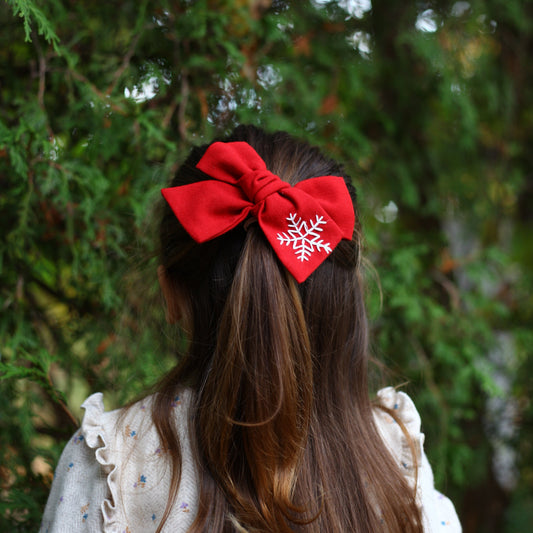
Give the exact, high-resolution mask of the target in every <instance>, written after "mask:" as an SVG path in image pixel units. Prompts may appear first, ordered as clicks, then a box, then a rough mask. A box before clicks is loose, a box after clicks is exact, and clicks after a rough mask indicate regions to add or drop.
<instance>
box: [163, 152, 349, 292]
mask: <svg viewBox="0 0 533 533" xmlns="http://www.w3.org/2000/svg"><path fill="white" fill-rule="evenodd" d="M196 167H197V168H198V169H200V170H201V171H202V172H205V173H206V174H207V175H208V176H210V177H211V178H213V179H212V180H206V181H200V182H197V183H191V184H188V185H182V186H179V187H169V188H167V189H162V190H161V193H162V194H163V196H164V198H165V200H166V201H167V202H168V204H169V205H170V207H171V208H172V210H173V211H174V214H175V215H176V217H177V218H178V220H179V221H180V223H181V225H182V226H183V227H184V228H185V230H186V231H187V233H189V235H190V236H191V237H192V238H193V239H194V240H195V241H196V242H199V243H202V242H206V241H209V240H211V239H214V238H216V237H218V236H219V235H222V234H224V233H226V232H228V231H230V230H231V229H233V228H234V227H235V226H237V225H238V224H239V223H241V222H242V221H243V220H244V219H246V218H247V217H248V216H250V215H251V216H253V217H255V218H257V221H258V222H259V226H260V227H261V229H262V230H263V232H264V234H265V235H266V238H267V239H268V241H269V243H270V244H271V246H272V248H273V249H274V251H275V253H276V255H277V256H278V257H279V259H280V261H281V262H282V263H283V264H284V265H285V267H286V268H287V269H288V270H289V272H290V273H291V274H292V275H293V276H294V277H295V278H296V281H298V283H301V282H302V281H305V280H306V279H307V277H308V276H309V275H310V274H311V273H312V272H313V271H314V270H315V269H316V268H317V267H318V266H319V265H320V264H321V263H322V261H324V260H325V259H326V257H327V256H328V255H329V254H330V253H331V252H332V251H333V250H334V248H335V247H336V246H337V244H338V243H339V242H340V240H341V239H351V238H352V233H353V228H354V223H355V214H354V210H353V204H352V200H351V198H350V194H349V192H348V189H347V188H346V184H345V183H344V179H343V178H341V177H339V176H321V177H318V178H311V179H307V180H304V181H301V182H299V183H297V184H296V185H294V187H293V186H291V185H290V184H289V183H287V182H285V181H283V180H281V179H280V178H279V177H278V176H276V175H275V174H273V173H272V172H270V171H269V170H267V168H266V164H265V162H264V161H263V160H262V159H261V157H259V155H258V154H257V152H256V151H255V150H254V149H253V148H252V147H251V146H250V145H249V144H248V143H246V142H229V143H223V142H216V143H213V144H212V145H211V146H210V147H209V148H208V149H207V150H206V152H205V154H204V155H203V157H202V158H201V159H200V161H199V163H198V164H197V165H196Z"/></svg>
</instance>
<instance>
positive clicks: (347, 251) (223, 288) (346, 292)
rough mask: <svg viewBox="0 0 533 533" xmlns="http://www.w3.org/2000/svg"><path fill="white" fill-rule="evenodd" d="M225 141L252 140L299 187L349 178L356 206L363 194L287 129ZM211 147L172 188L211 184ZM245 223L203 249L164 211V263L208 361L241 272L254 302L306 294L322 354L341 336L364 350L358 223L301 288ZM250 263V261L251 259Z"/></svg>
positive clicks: (241, 132) (237, 133)
mask: <svg viewBox="0 0 533 533" xmlns="http://www.w3.org/2000/svg"><path fill="white" fill-rule="evenodd" d="M222 140H223V141H225V142H232V141H244V142H247V143H248V144H250V145H251V146H252V147H253V148H254V149H255V151H256V152H257V153H258V154H259V156H260V157H261V158H262V159H263V160H264V161H265V163H266V167H267V168H268V170H270V171H271V172H272V173H274V174H276V175H277V176H279V177H280V178H281V179H282V180H284V181H286V182H288V183H290V184H291V185H294V184H296V183H297V182H300V181H303V180H306V179H309V178H313V177H317V176H330V175H333V176H343V177H344V179H345V181H346V183H347V186H348V190H349V192H350V195H351V197H352V200H353V202H354V207H355V190H354V188H353V187H352V185H351V183H350V180H349V177H348V176H346V175H345V173H344V171H343V169H342V167H341V166H340V165H338V164H337V163H336V162H335V161H333V160H332V159H330V158H328V157H325V156H324V155H323V154H322V153H321V152H320V151H319V150H318V149H317V148H316V147H312V146H310V145H309V144H307V143H305V142H302V141H299V140H297V139H295V138H294V137H292V136H291V135H289V134H287V133H285V132H277V133H272V134H268V133H265V132H264V131H262V130H261V129H259V128H256V127H253V126H239V127H237V128H236V129H235V130H234V131H233V132H232V134H230V135H229V136H228V137H226V138H224V139H222ZM207 148H208V145H205V146H201V147H197V148H194V149H193V150H192V152H191V153H190V155H189V157H188V158H187V160H186V161H185V162H184V163H183V164H182V165H181V167H180V168H179V169H178V171H177V173H176V176H175V177H174V179H173V181H172V183H171V186H173V187H175V186H179V185H185V184H189V183H194V182H198V181H203V180H208V179H211V178H210V177H209V176H207V175H206V174H204V173H203V172H202V171H201V170H199V169H198V168H196V165H197V163H198V162H199V160H200V159H201V157H202V156H203V155H204V153H205V151H206V149H207ZM244 226H245V225H243V224H241V225H239V226H237V227H236V228H235V229H233V230H231V231H230V232H228V233H227V234H224V235H222V236H220V237H218V238H216V239H214V240H212V241H208V242H206V243H203V244H197V243H195V242H194V241H193V239H192V238H191V237H190V236H189V235H188V234H187V232H186V231H185V230H184V229H183V227H182V226H181V225H180V224H179V222H178V220H177V218H176V216H175V215H174V213H173V212H172V210H171V209H170V207H169V206H168V205H167V204H165V207H164V214H163V218H162V222H161V226H160V245H161V263H162V265H163V266H164V267H165V268H166V270H167V274H168V277H169V278H170V280H171V281H172V282H173V283H174V284H175V286H176V289H177V290H179V292H180V294H181V297H182V301H183V303H184V309H185V310H188V312H189V313H190V314H192V316H190V317H188V318H189V319H190V322H191V324H190V327H192V328H193V331H194V332H193V335H192V339H191V340H192V341H193V342H195V341H197V342H200V343H201V344H202V345H203V346H204V347H205V348H206V352H207V353H206V355H207V357H210V356H211V355H212V354H213V350H212V347H213V345H214V344H215V343H216V338H217V337H216V335H217V333H218V328H219V325H220V317H221V314H222V311H223V310H224V308H225V306H226V303H227V301H228V300H227V297H228V293H229V291H230V288H231V287H232V285H233V284H234V281H235V274H236V272H238V273H239V275H240V276H241V277H245V278H246V284H247V287H246V290H249V291H251V292H252V295H250V297H252V296H254V294H255V295H257V294H261V293H265V294H266V295H267V296H268V295H270V294H271V292H272V291H276V290H277V289H278V288H279V286H282V287H284V289H285V290H289V288H290V290H291V291H293V292H297V293H299V295H300V299H301V301H302V305H303V309H304V311H305V313H306V315H309V316H307V317H306V323H307V325H308V329H309V335H311V337H313V339H311V340H312V341H313V340H314V341H315V342H312V344H313V345H316V344H317V343H318V345H316V346H314V351H316V353H324V352H325V351H326V350H325V349H326V348H327V347H326V346H323V348H324V349H322V345H324V344H325V343H327V342H329V341H331V340H332V339H331V337H332V336H333V335H335V333H336V332H337V331H338V333H339V334H342V333H344V334H353V332H354V331H357V332H358V334H359V335H361V339H360V340H361V346H364V343H365V340H366V339H365V338H364V334H365V332H366V326H365V313H364V307H363V305H362V299H361V292H362V291H361V287H360V278H359V274H358V264H359V251H360V230H359V223H358V221H357V219H356V227H355V231H354V235H353V239H352V240H351V241H348V240H342V241H341V242H340V243H339V245H338V246H337V247H336V248H335V249H334V250H333V252H332V253H331V254H330V256H329V257H328V259H327V260H326V261H324V263H323V264H322V265H321V266H320V267H319V268H318V269H317V270H316V271H315V272H314V273H313V274H312V275H311V276H310V277H309V278H308V279H307V280H306V281H305V282H304V283H302V284H297V283H296V282H295V281H294V279H292V277H291V276H290V275H289V274H288V273H287V272H286V271H285V269H284V267H283V265H282V264H281V263H280V262H279V260H278V259H277V257H276V255H275V254H274V252H273V250H272V248H271V246H270V245H269V243H268V241H267V239H266V238H265V237H264V235H263V234H262V232H261V229H260V228H259V226H258V225H257V224H246V226H247V229H244ZM246 258H248V260H247V261H244V259H246ZM245 268H246V271H245V270H244V269H245ZM178 288H179V289H178ZM242 289H243V290H244V287H243V288H242ZM354 291H356V292H357V294H354ZM259 301H260V302H261V301H262V300H261V299H260V300H259ZM186 302H188V305H187V303H186ZM227 311H229V310H227ZM234 311H235V312H237V311H238V310H234ZM241 311H242V310H241ZM248 311H253V312H265V311H266V310H265V309H264V308H259V309H252V310H250V309H249V310H248ZM186 312H187V311H186ZM343 319H345V321H346V324H345V325H343V324H342V321H343ZM343 326H344V327H343ZM330 327H331V328H332V329H329V328H330ZM347 330H349V331H347ZM207 336H210V339H207V338H206V337H207ZM200 337H201V339H200ZM206 341H207V342H206ZM208 345H209V346H210V347H211V349H208V348H207V346H208ZM193 349H194V348H193ZM197 362H198V361H197Z"/></svg>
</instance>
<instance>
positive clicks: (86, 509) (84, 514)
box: [81, 503, 91, 522]
mask: <svg viewBox="0 0 533 533" xmlns="http://www.w3.org/2000/svg"><path fill="white" fill-rule="evenodd" d="M90 505H91V504H90V503H87V504H85V505H84V506H82V508H81V514H82V518H83V521H84V522H85V520H87V518H88V517H89V513H88V512H87V511H88V510H89V506H90Z"/></svg>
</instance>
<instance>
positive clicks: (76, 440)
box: [72, 431, 85, 444]
mask: <svg viewBox="0 0 533 533" xmlns="http://www.w3.org/2000/svg"><path fill="white" fill-rule="evenodd" d="M83 440H85V437H84V436H83V433H82V432H81V431H79V432H78V433H76V435H74V438H73V439H72V442H73V443H74V444H79V443H80V442H83Z"/></svg>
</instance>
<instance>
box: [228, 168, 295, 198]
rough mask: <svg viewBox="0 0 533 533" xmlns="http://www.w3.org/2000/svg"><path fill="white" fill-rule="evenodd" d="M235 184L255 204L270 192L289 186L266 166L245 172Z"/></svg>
mask: <svg viewBox="0 0 533 533" xmlns="http://www.w3.org/2000/svg"><path fill="white" fill-rule="evenodd" d="M237 184H238V186H239V187H240V188H241V190H242V192H243V193H244V194H245V195H246V197H247V198H248V200H250V202H252V203H254V204H255V205H257V204H260V203H261V202H263V201H264V200H266V199H267V198H268V197H269V196H270V195H272V194H275V193H277V192H280V191H282V190H283V189H288V188H290V185H289V184H288V183H287V182H286V181H283V180H282V179H281V178H279V177H278V176H276V175H275V174H273V173H272V172H270V171H269V170H267V169H266V168H265V169H257V170H250V171H248V172H246V173H245V174H243V175H242V177H240V178H239V179H238V180H237Z"/></svg>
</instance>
